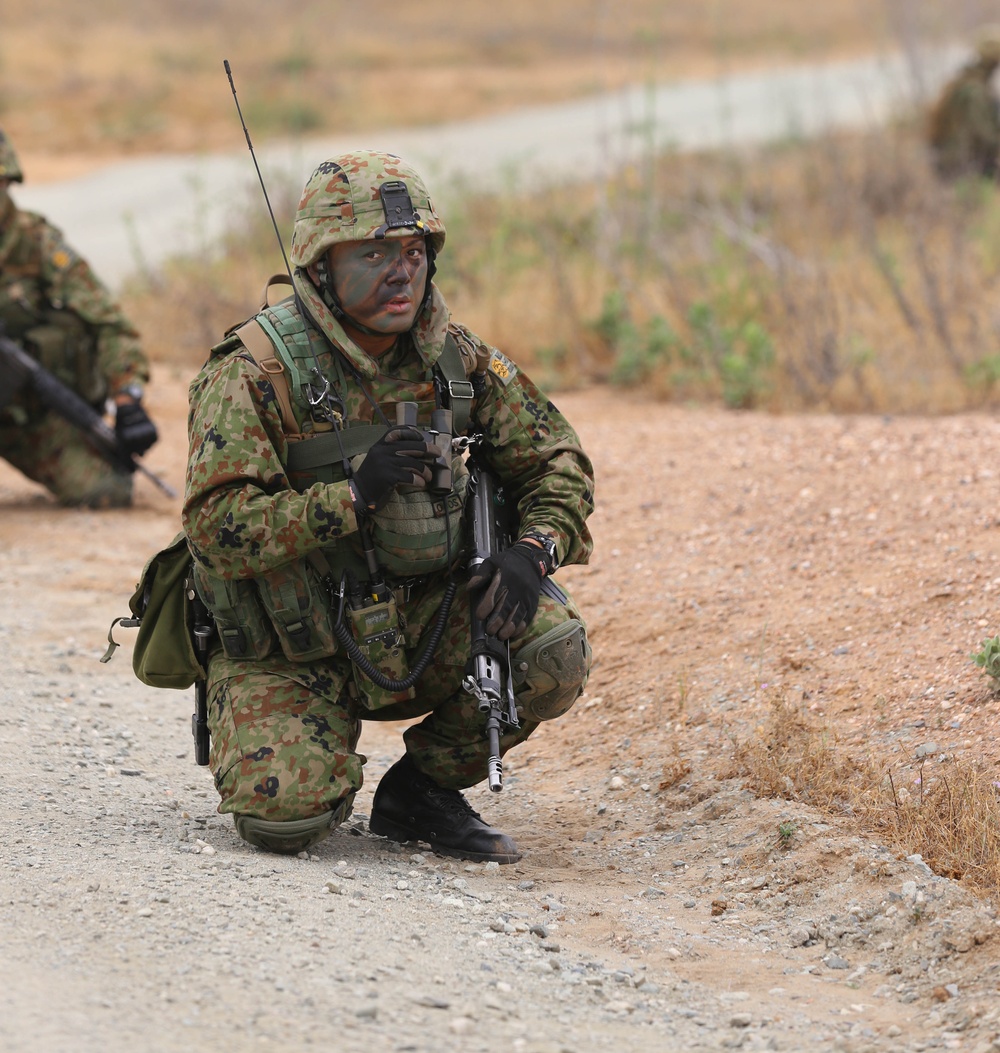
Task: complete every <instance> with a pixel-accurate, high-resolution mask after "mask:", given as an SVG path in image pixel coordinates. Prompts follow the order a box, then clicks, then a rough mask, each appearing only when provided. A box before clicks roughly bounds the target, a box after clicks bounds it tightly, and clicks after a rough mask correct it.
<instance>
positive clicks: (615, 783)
mask: <svg viewBox="0 0 1000 1053" xmlns="http://www.w3.org/2000/svg"><path fill="white" fill-rule="evenodd" d="M108 774H110V772H109V773H108ZM624 785H625V780H624V779H623V778H622V777H621V776H620V775H615V776H613V777H612V779H611V781H610V782H609V783H608V789H609V790H620V789H621V788H622V787H623V786H624Z"/></svg>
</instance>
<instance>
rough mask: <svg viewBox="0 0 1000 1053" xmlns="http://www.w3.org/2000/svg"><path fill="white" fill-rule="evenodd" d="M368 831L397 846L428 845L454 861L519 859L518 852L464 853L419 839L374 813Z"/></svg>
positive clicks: (497, 861) (506, 861) (519, 854)
mask: <svg viewBox="0 0 1000 1053" xmlns="http://www.w3.org/2000/svg"><path fill="white" fill-rule="evenodd" d="M368 829H369V830H370V831H371V832H372V833H373V834H377V835H378V836H379V837H387V838H388V839H389V840H390V841H396V842H398V843H399V844H411V843H417V842H420V843H422V844H425V845H430V846H431V851H432V852H435V853H436V854H437V855H439V856H451V857H452V858H454V859H468V860H470V861H471V862H473V863H500V864H504V863H516V862H517V861H518V860H519V859H520V858H521V853H520V852H518V853H516V854H514V855H511V853H510V852H465V851H463V850H462V849H460V848H451V847H450V846H448V845H442V844H440V843H439V842H435V841H429V840H428V839H427V838H426V837H420V836H419V835H417V834H415V833H413V831H412V830H408V829H407V828H406V827H405V826H401V825H400V824H399V823H395V822H393V821H392V820H391V819H386V818H385V817H383V816H380V815H376V814H374V813H372V815H371V816H370V817H369V819H368Z"/></svg>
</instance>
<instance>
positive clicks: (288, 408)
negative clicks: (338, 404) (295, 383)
mask: <svg viewBox="0 0 1000 1053" xmlns="http://www.w3.org/2000/svg"><path fill="white" fill-rule="evenodd" d="M235 335H236V336H237V337H239V339H240V341H241V342H242V344H243V346H244V347H245V348H246V349H247V350H248V351H249V352H250V354H251V356H252V357H253V360H254V361H255V362H256V363H257V365H258V366H260V368H261V369H262V370H263V371H264V372H265V373H266V374H267V375H268V378H269V379H270V380H271V386H272V387H273V388H274V394H275V397H276V398H277V400H278V407H279V408H280V410H281V424H282V427H283V428H284V431H285V434H286V435H288V436H289V437H291V436H293V435H298V434H299V424H298V421H297V420H296V419H295V414H294V413H293V412H292V400H291V392H290V391H289V388H288V380H287V378H286V377H285V367H284V366H283V365H282V363H281V362H279V361H278V359H277V358H276V357H275V353H274V349H275V344H274V343H273V342H272V340H271V337H270V336H268V334H267V333H266V332H265V331H264V329H263V328H262V326H261V325H260V323H259V322H258V320H257V319H256V318H251V319H250V321H249V322H245V323H244V324H243V325H241V326H240V327H239V329H237V330H236V334H235Z"/></svg>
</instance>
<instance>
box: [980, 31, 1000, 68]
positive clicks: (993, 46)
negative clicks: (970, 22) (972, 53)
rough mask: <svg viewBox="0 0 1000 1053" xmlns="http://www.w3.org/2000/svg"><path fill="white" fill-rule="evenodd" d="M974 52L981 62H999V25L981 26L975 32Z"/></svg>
mask: <svg viewBox="0 0 1000 1053" xmlns="http://www.w3.org/2000/svg"><path fill="white" fill-rule="evenodd" d="M976 54H977V55H978V56H979V59H980V61H981V62H992V63H1000V25H989V26H983V28H982V29H980V30H979V32H978V33H977V34H976Z"/></svg>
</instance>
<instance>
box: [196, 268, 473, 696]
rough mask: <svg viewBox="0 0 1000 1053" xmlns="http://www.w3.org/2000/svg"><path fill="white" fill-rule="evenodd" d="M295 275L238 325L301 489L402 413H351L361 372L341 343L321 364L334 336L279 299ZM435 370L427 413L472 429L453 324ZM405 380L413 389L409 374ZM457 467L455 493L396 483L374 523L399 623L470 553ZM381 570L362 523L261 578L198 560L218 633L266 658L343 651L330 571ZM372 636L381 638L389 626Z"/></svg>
mask: <svg viewBox="0 0 1000 1053" xmlns="http://www.w3.org/2000/svg"><path fill="white" fill-rule="evenodd" d="M286 282H287V279H285V280H284V281H283V280H282V279H281V278H273V279H271V282H269V283H268V290H267V293H266V300H267V301H268V302H267V303H266V304H265V306H264V307H263V308H262V310H261V311H260V312H259V313H258V314H257V315H256V316H255V317H254V318H252V319H250V320H249V321H248V322H246V323H244V324H243V325H242V326H240V327H239V328H237V329H235V330H234V331H233V333H232V334H231V336H233V337H236V338H238V340H239V341H240V342H241V343H242V345H243V346H244V347H245V348H246V350H247V351H248V352H249V353H250V355H251V357H252V358H253V359H254V361H255V362H256V363H257V365H258V366H259V368H260V370H261V372H262V373H263V374H264V375H265V376H266V377H267V379H268V381H269V382H270V384H271V386H272V388H273V390H274V395H275V400H276V403H277V406H278V408H279V411H280V415H281V419H282V425H283V430H284V432H285V437H286V439H287V454H286V463H285V469H286V472H287V474H288V478H289V481H290V483H291V485H292V486H293V487H294V489H296V490H298V491H300V492H301V491H302V490H304V489H306V488H307V487H308V486H311V485H313V484H315V483H337V482H340V481H343V480H344V479H345V478H346V477H347V475H348V473H349V471H350V470H351V469H352V468H353V467H355V466H356V465H357V463H358V461H359V460H360V459H361V458H362V457H364V455H365V454H366V453H367V451H368V450H369V449H370V448H371V446H372V445H373V444H374V443H375V442H376V441H378V439H379V438H381V437H382V436H383V435H384V434H385V433H386V432H387V431H388V430H389V428H390V427H392V426H394V424H395V422H387V421H385V419H384V415H383V414H382V411H381V409H378V410H377V412H378V413H379V415H380V416H382V417H383V420H382V421H381V422H379V423H374V422H371V421H365V420H357V419H352V414H349V413H347V412H346V410H345V405H344V400H343V398H342V396H341V394H340V393H342V392H345V391H347V390H349V388H350V386H351V385H355V386H358V385H360V383H361V382H360V379H359V378H357V377H356V376H354V375H353V374H352V373H351V371H350V367H349V366H348V365H347V364H346V362H344V361H341V359H340V356H339V355H336V354H335V355H334V356H333V362H332V366H331V367H330V374H331V375H330V376H329V377H323V376H319V375H318V365H317V363H318V362H319V361H320V360H321V359H320V356H321V355H322V356H323V360H325V361H330V355H329V345H328V344H327V343H326V340H325V338H324V337H323V336H321V335H320V334H319V333H317V332H316V331H315V330H314V329H312V328H311V327H310V326H308V325H306V324H305V323H304V321H303V319H302V316H301V314H300V313H299V311H298V310H297V308H296V306H295V303H294V300H293V299H292V298H290V297H289V298H284V299H277V301H276V302H271V300H272V299H273V298H274V297H273V289H274V287H275V286H278V287H280V286H281V285H282V284H286ZM227 345H230V346H234V345H231V344H230V342H229V341H227V344H224V345H222V347H227ZM428 381H430V382H431V388H432V390H433V392H434V397H433V401H427V402H420V403H418V406H417V412H418V414H419V416H420V417H421V418H424V419H425V420H426V419H427V418H428V417H429V416H430V414H431V413H432V412H433V411H434V410H436V409H441V408H447V409H448V410H450V411H451V415H452V426H451V431H452V434H454V435H462V434H464V433H465V432H466V431H467V428H468V422H469V417H470V414H471V411H472V406H473V400H474V397H475V390H474V387H473V383H472V382H471V381H470V380H469V377H468V374H467V370H466V366H465V359H463V356H462V353H461V351H460V349H459V346H458V343H457V341H456V339H455V337H454V336H453V335H452V334H451V333H449V334H448V336H447V338H446V340H445V342H444V347H443V350H442V353H441V355H440V357H439V359H438V361H437V362H436V363H434V365H433V366H431V367H430V368H429V370H428V376H427V377H425V378H424V380H423V381H422V382H421V383H420V385H414V386H415V387H417V386H420V387H422V389H423V390H424V391H426V390H427V388H428ZM324 383H328V384H329V397H326V398H323V399H321V398H320V397H319V394H320V392H321V390H322V385H323V384H324ZM402 387H403V389H404V390H403V394H404V396H405V387H406V385H405V384H403V385H402ZM401 401H402V400H401ZM417 426H418V427H420V426H422V425H421V424H420V423H418V425H417ZM449 445H450V440H449ZM451 475H452V489H451V491H450V492H449V493H447V494H440V495H435V494H431V493H430V492H428V491H427V490H413V491H409V492H407V491H403V492H395V493H393V495H392V496H391V497H390V499H389V501H388V502H387V503H386V504H385V506H384V507H383V508H381V509H380V510H379V511H378V512H377V513H375V514H374V515H373V516H372V517H371V520H370V523H369V524H367V526H368V527H369V528H370V539H371V542H372V544H373V550H374V558H375V559H376V561H377V564H378V571H379V575H380V577H381V580H382V581H383V582H384V583H385V585H386V590H387V596H388V600H389V604H390V605H391V613H390V614H387V615H386V620H387V623H388V624H389V628H388V630H387V632H388V633H393V632H395V631H396V626H395V624H394V621H395V619H396V606H395V604H396V602H397V601H398V602H405V598H406V596H407V594H408V590H409V588H410V586H411V584H413V583H414V582H415V579H416V578H418V577H420V576H422V575H426V574H434V573H440V572H444V571H446V570H447V569H448V568H449V567H452V566H454V564H455V562H456V560H457V559H458V558H459V556H460V555H461V551H462V546H463V543H464V530H463V520H464V511H465V499H466V494H467V490H468V481H469V473H468V469H467V468H466V466H465V463H464V461H463V460H462V458H461V457H460V456H453V458H452V472H451ZM371 573H372V563H371V552H370V551H369V552H368V553H366V552H365V551H364V549H363V547H362V544H361V539H360V536H359V535H354V534H352V535H348V536H345V537H343V538H341V539H340V540H338V542H337V543H336V544H334V545H330V546H326V547H324V548H323V549H322V550H320V551H319V552H318V553H315V554H314V555H313V556H311V557H310V558H309V559H304V560H298V561H296V562H293V563H291V564H288V565H286V566H284V567H281V568H278V569H277V570H275V571H271V572H269V573H267V574H264V575H261V576H260V577H258V578H255V579H253V580H252V581H248V580H238V579H233V580H227V579H222V578H218V577H215V576H214V575H211V574H210V573H208V572H207V571H206V570H205V568H204V567H202V566H200V565H196V572H195V576H196V584H197V586H198V591H199V593H200V594H201V597H202V599H203V601H204V602H205V604H206V606H207V607H208V608H209V610H210V611H211V612H212V614H213V617H214V619H215V623H216V627H217V628H218V631H219V638H220V640H221V642H222V645H223V648H224V650H225V651H226V653H227V654H228V655H229V656H230V657H234V658H249V659H260V658H264V657H267V655H268V654H270V653H272V652H273V651H274V650H275V646H276V645H279V644H280V647H281V650H282V651H283V652H284V654H285V656H286V657H287V658H289V659H290V660H292V661H313V660H316V659H318V658H323V657H328V656H330V655H333V654H335V653H337V651H338V650H340V647H341V646H342V645H343V644H344V640H343V638H342V635H343V634H342V633H341V634H340V636H341V638H340V639H339V640H338V633H337V626H338V623H339V622H340V618H341V614H342V611H335V610H334V609H333V604H334V599H333V597H332V596H331V591H330V588H329V585H330V582H331V581H332V582H337V581H341V582H343V581H345V580H348V581H353V582H364V581H366V580H369V579H370V578H371ZM362 591H363V590H362ZM379 606H384V605H379ZM363 615H364V617H365V618H366V619H368V620H369V622H370V620H371V618H372V608H371V607H370V606H365V607H364V608H363ZM369 628H371V626H369ZM367 635H368V636H369V638H372V637H373V636H377V635H379V634H378V633H377V632H376V633H374V634H372V633H371V632H369V633H368V634H367ZM352 657H353V656H352ZM393 679H394V680H397V679H399V678H398V677H396V678H393ZM363 693H364V692H363ZM408 695H409V692H406V693H404V694H402V695H400V693H398V692H395V691H391V692H390V693H389V695H388V696H387V697H386V699H385V701H392V700H398V699H399V698H401V697H408ZM383 704H384V703H383ZM372 708H375V706H372Z"/></svg>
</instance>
